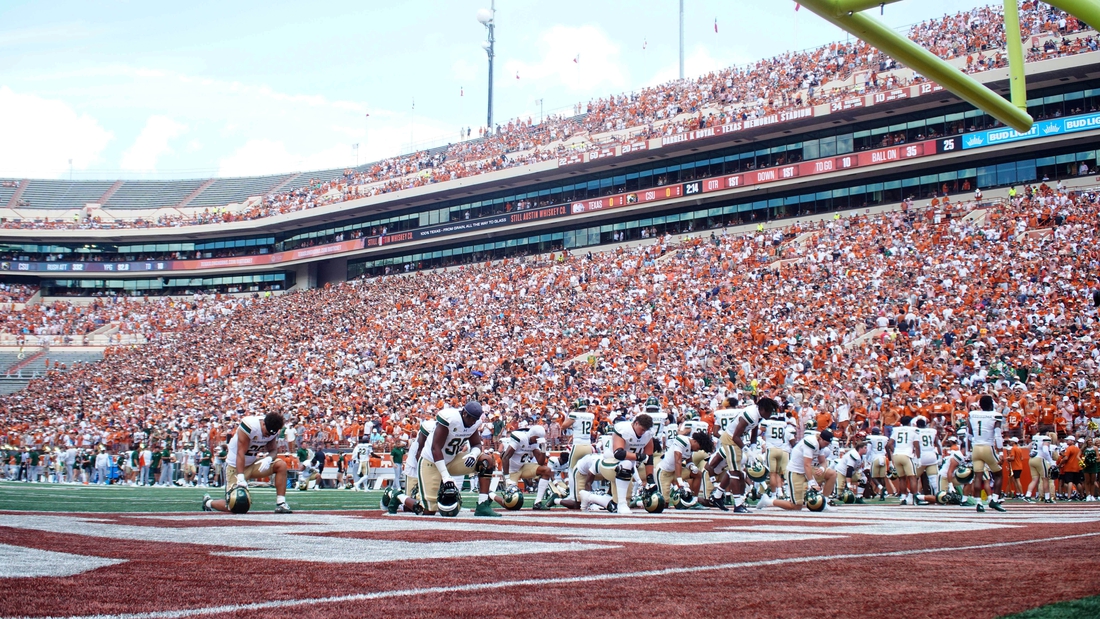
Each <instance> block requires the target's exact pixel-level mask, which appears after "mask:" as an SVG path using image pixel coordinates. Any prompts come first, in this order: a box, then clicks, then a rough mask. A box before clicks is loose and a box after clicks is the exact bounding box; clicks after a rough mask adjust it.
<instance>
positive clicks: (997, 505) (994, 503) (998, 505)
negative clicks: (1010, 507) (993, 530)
mask: <svg viewBox="0 0 1100 619" xmlns="http://www.w3.org/2000/svg"><path fill="white" fill-rule="evenodd" d="M989 506H990V507H992V508H993V509H995V510H997V511H999V512H1004V511H1005V508H1004V507H1002V506H1001V502H1000V501H990V502H989Z"/></svg>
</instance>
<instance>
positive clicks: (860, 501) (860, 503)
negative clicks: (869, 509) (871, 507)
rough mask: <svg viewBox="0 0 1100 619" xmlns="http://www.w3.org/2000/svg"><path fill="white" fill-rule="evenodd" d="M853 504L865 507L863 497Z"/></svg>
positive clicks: (857, 498)
mask: <svg viewBox="0 0 1100 619" xmlns="http://www.w3.org/2000/svg"><path fill="white" fill-rule="evenodd" d="M853 502H854V503H855V504H856V505H863V498H862V497H856V500H855V501H853Z"/></svg>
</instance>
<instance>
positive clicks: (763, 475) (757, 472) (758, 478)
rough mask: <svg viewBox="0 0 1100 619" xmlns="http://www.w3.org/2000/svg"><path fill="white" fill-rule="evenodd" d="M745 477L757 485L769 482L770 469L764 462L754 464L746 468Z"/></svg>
mask: <svg viewBox="0 0 1100 619" xmlns="http://www.w3.org/2000/svg"><path fill="white" fill-rule="evenodd" d="M745 475H747V476H748V477H749V479H751V480H752V481H754V482H756V483H761V482H765V481H768V469H767V467H765V466H764V463H762V462H759V461H757V462H753V463H752V464H750V465H748V466H747V467H745Z"/></svg>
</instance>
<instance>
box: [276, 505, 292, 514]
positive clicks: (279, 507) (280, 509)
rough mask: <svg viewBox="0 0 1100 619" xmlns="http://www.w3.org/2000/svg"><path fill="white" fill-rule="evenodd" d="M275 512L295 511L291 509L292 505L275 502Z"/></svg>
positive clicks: (290, 512) (288, 512)
mask: <svg viewBox="0 0 1100 619" xmlns="http://www.w3.org/2000/svg"><path fill="white" fill-rule="evenodd" d="M275 513H276V514H293V513H294V512H293V511H291V510H290V506H289V505H287V504H286V503H276V504H275Z"/></svg>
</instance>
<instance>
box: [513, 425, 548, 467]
mask: <svg viewBox="0 0 1100 619" xmlns="http://www.w3.org/2000/svg"><path fill="white" fill-rule="evenodd" d="M509 447H511V448H512V457H511V458H509V459H508V464H509V468H519V467H520V466H523V465H524V464H526V463H528V462H534V461H535V450H537V449H541V448H542V442H541V441H540V440H538V439H535V442H534V443H532V442H531V434H530V431H529V430H516V431H515V432H513V433H511V434H509V435H508V438H507V439H506V440H505V441H504V448H505V449H508V448H509Z"/></svg>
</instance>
